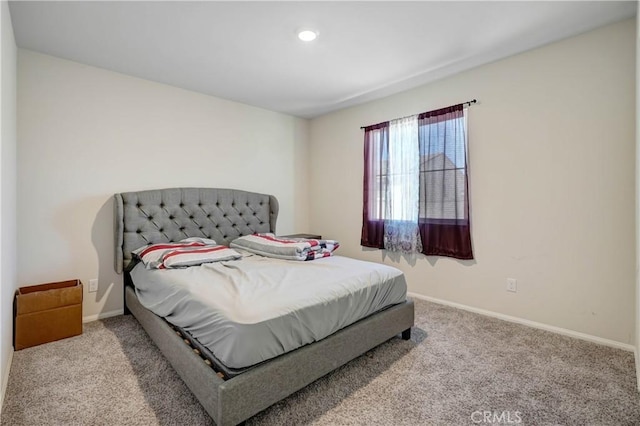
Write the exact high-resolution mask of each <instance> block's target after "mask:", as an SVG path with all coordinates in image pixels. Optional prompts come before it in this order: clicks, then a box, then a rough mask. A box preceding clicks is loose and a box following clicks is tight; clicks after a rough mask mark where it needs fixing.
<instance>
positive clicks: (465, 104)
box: [360, 99, 478, 129]
mask: <svg viewBox="0 0 640 426" xmlns="http://www.w3.org/2000/svg"><path fill="white" fill-rule="evenodd" d="M476 102H478V101H477V100H475V99H472V100H470V101H467V102H463V103H462V106H471V105H473V104H475V103H476ZM456 105H458V104H456ZM451 106H455V105H451ZM445 108H448V107H445ZM438 109H444V108H438ZM434 111H435V110H434ZM414 115H418V114H411V115H405V116H404V117H400V118H395V119H394V120H401V119H403V118H408V117H413V116H414ZM382 123H386V121H383V122H381V123H377V124H371V125H369V126H361V127H360V128H361V129H366V128H367V127H371V126H377V125H378V124H382Z"/></svg>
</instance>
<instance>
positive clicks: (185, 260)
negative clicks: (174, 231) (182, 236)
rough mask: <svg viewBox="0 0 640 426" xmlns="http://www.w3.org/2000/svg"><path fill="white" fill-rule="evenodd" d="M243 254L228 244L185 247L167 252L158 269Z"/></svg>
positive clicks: (225, 258)
mask: <svg viewBox="0 0 640 426" xmlns="http://www.w3.org/2000/svg"><path fill="white" fill-rule="evenodd" d="M241 257H242V255H241V254H240V253H238V252H237V251H235V250H233V249H230V248H229V247H227V246H221V245H216V246H211V245H208V246H204V247H185V248H178V249H175V250H170V251H167V252H165V253H164V254H163V255H162V258H161V259H160V265H159V266H158V269H165V268H180V267H184V266H195V265H201V264H203V263H210V262H221V261H224V260H235V259H240V258H241Z"/></svg>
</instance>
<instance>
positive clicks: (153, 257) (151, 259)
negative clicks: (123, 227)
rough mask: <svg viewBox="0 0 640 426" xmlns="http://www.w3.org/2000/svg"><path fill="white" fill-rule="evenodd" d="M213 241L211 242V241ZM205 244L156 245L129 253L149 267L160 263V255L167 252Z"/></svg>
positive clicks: (198, 242)
mask: <svg viewBox="0 0 640 426" xmlns="http://www.w3.org/2000/svg"><path fill="white" fill-rule="evenodd" d="M211 241H213V240H211ZM205 245H206V244H205V243H203V242H202V241H185V240H183V241H180V242H178V243H158V244H150V245H148V246H144V247H140V248H139V249H136V250H133V251H132V252H131V253H132V254H133V255H134V256H136V257H138V258H139V259H140V260H141V261H142V263H144V265H145V266H147V267H149V266H150V265H152V264H157V263H158V262H159V261H160V258H161V257H162V255H163V254H164V253H165V252H167V251H169V250H175V249H179V248H185V247H204V246H205Z"/></svg>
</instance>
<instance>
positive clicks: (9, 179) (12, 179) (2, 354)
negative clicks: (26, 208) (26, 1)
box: [0, 1, 17, 409]
mask: <svg viewBox="0 0 640 426" xmlns="http://www.w3.org/2000/svg"><path fill="white" fill-rule="evenodd" d="M0 32H1V35H2V47H1V49H2V55H1V58H0V61H1V65H2V67H1V69H0V78H1V80H2V85H1V86H0V95H1V98H2V103H1V105H0V112H1V114H0V115H1V119H0V129H1V137H2V141H1V142H2V143H1V146H0V176H1V179H2V182H1V184H0V241H1V242H2V243H1V244H0V409H1V407H2V400H3V399H4V392H5V389H6V385H7V380H8V377H9V366H10V363H11V356H12V353H13V309H12V306H13V304H12V301H13V293H14V291H15V289H16V288H17V272H16V269H17V265H16V262H17V260H16V259H17V256H16V238H17V237H16V208H15V206H16V180H17V178H16V173H17V171H16V143H17V142H16V140H17V138H16V56H17V50H16V42H15V40H14V37H13V27H12V25H11V17H10V15H9V5H8V2H6V1H2V2H0Z"/></svg>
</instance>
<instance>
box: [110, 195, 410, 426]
mask: <svg viewBox="0 0 640 426" xmlns="http://www.w3.org/2000/svg"><path fill="white" fill-rule="evenodd" d="M114 206H115V214H114V217H115V227H114V229H115V250H116V253H115V254H116V256H115V269H116V271H117V272H118V273H122V272H124V274H125V276H124V283H125V285H124V299H125V313H131V314H133V315H134V316H135V317H136V319H137V320H138V321H139V322H140V324H141V325H142V327H143V328H144V329H145V331H146V332H147V334H148V335H149V336H150V337H151V339H152V340H153V341H154V343H155V344H156V345H157V346H158V348H159V349H160V351H161V352H162V353H163V354H164V356H165V357H166V358H167V360H168V361H169V362H170V363H171V364H172V366H173V367H174V369H175V370H176V372H177V373H178V374H179V375H180V377H181V378H182V380H183V381H184V382H185V384H186V385H187V386H188V388H189V389H190V390H191V392H192V393H193V394H194V396H195V397H196V398H197V399H198V401H199V402H200V403H201V404H202V406H203V407H204V408H205V410H206V411H207V412H208V413H209V415H210V416H211V417H212V418H213V420H214V421H215V422H216V424H218V425H234V424H238V423H241V422H243V421H244V420H246V419H248V418H250V417H251V416H253V415H255V414H257V413H258V412H260V411H262V410H264V409H265V408H267V407H269V406H270V405H272V404H274V403H276V402H278V401H280V400H281V399H283V398H285V397H287V396H288V395H290V394H292V393H294V392H296V391H297V390H299V389H301V388H303V387H305V386H306V385H308V384H310V383H312V382H313V381H315V380H317V379H319V378H320V377H322V376H324V375H326V374H327V373H329V372H331V371H333V370H335V369H336V368H338V367H340V366H341V365H344V364H345V363H347V362H349V361H351V360H352V359H354V358H356V357H358V356H360V355H362V354H364V353H365V352H367V351H368V350H370V349H372V348H374V347H376V346H378V345H380V344H381V343H383V342H385V341H387V340H389V339H391V338H393V337H395V336H397V335H401V336H402V338H404V339H409V338H410V332H411V327H412V326H413V323H414V308H413V302H412V301H411V300H410V299H405V300H404V301H401V302H399V303H395V304H393V305H391V306H388V307H385V308H384V309H382V310H380V311H376V312H375V313H373V314H368V315H367V316H365V317H364V318H362V319H359V320H358V321H357V322H355V323H352V324H351V325H348V326H346V327H344V328H341V329H339V330H338V331H336V332H332V333H331V334H330V335H328V336H327V337H324V338H322V339H321V340H317V341H314V342H312V343H309V344H305V345H304V346H301V347H299V348H297V349H294V350H291V351H286V352H285V353H283V354H280V355H278V356H274V357H272V358H269V359H267V360H265V361H263V362H259V363H257V364H255V365H251V366H250V367H248V368H241V369H233V368H230V369H227V370H225V369H224V365H222V368H212V366H211V365H210V364H211V363H210V362H203V359H202V357H201V355H202V352H203V350H202V349H203V348H199V349H201V350H198V351H194V344H197V339H190V338H189V336H185V333H184V330H180V329H178V330H176V328H175V327H174V326H172V325H171V324H169V323H168V322H167V321H165V319H163V318H161V317H160V316H158V315H156V314H154V313H153V312H151V311H150V310H148V309H146V308H145V307H144V306H143V305H142V303H141V301H140V300H139V298H138V296H137V294H136V291H135V290H134V282H133V280H132V275H131V269H132V266H133V265H134V264H135V263H134V262H133V255H132V251H133V250H135V249H137V248H139V247H142V246H144V245H146V244H150V243H164V242H176V241H180V240H183V239H185V238H189V237H200V238H210V239H213V240H215V241H216V242H218V243H222V244H225V245H229V244H230V243H231V241H233V240H234V239H236V238H238V237H242V236H246V235H252V234H255V233H275V231H276V220H277V216H278V202H277V200H276V198H275V197H273V196H271V195H266V194H258V193H253V192H247V191H240V190H234V189H216V188H170V189H159V190H148V191H139V192H127V193H121V194H116V195H115V203H114ZM313 262H319V261H317V260H314V261H312V262H304V263H313ZM186 334H187V335H188V333H186ZM185 337H187V340H188V341H189V342H190V343H191V345H187V344H185ZM194 340H195V341H194ZM205 349H206V348H205ZM198 353H200V356H199V355H198ZM210 355H213V354H210ZM213 361H214V363H215V361H216V358H215V356H213ZM214 367H216V366H214ZM217 367H220V366H217Z"/></svg>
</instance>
